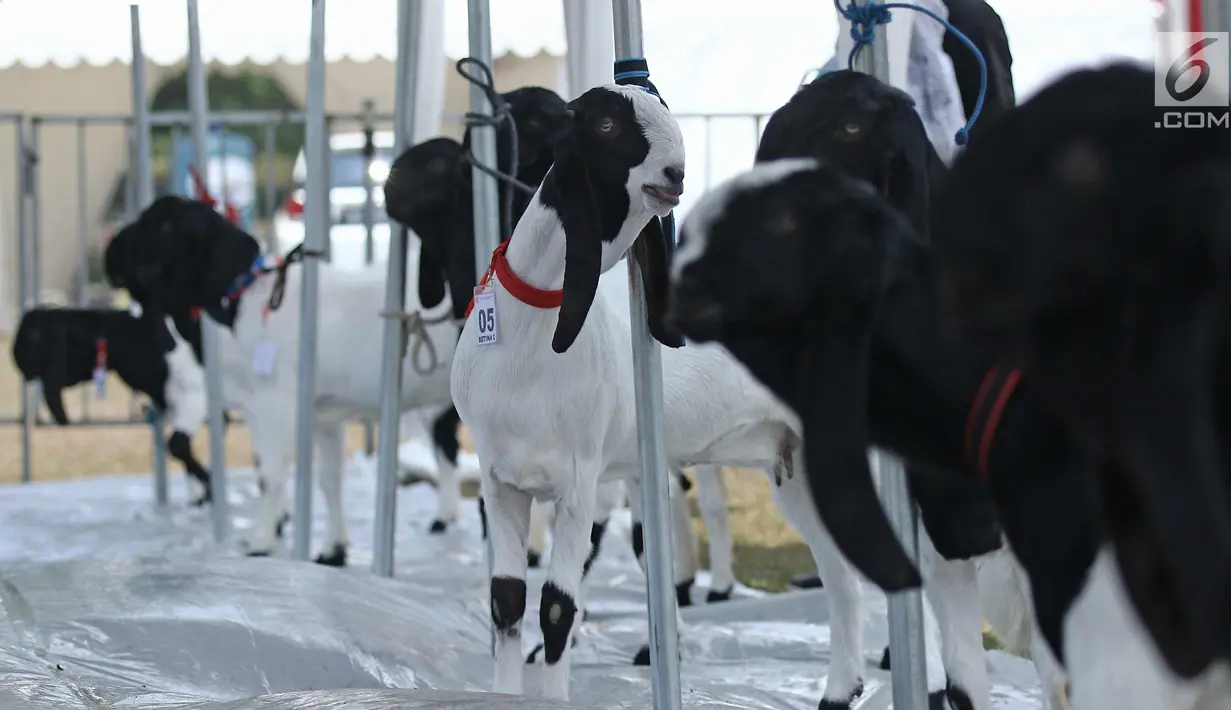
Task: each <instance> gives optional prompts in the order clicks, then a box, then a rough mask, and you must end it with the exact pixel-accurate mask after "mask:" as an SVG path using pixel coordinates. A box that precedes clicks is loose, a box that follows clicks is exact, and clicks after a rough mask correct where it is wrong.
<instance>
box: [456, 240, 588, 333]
mask: <svg viewBox="0 0 1231 710" xmlns="http://www.w3.org/2000/svg"><path fill="white" fill-rule="evenodd" d="M508 249H509V240H508V239H506V240H504V241H503V242H501V243H500V246H498V247H496V251H494V252H492V261H491V265H490V266H488V267H487V271H485V272H484V273H483V278H482V279H481V280H480V281H479V288H482V287H484V286H486V285H487V282H488V281H490V280H491V277H492V274H495V275H496V277H497V278H499V279H500V285H502V286H504V290H505V291H508V293H509V295H510V296H512V297H513V298H516V299H517V300H519V301H521V302H522V303H524V304H526V305H527V306H532V307H534V308H542V309H544V310H546V309H549V308H559V307H560V304H561V303H563V302H564V290H563V289H556V290H554V291H547V290H545V289H541V288H535V287H534V286H531V285H530V284H528V283H526V282H525V281H522V280H521V279H520V278H518V277H517V274H515V273H513V269H512V267H510V266H509V260H508V259H507V258H505V256H504V253H505V252H506V251H508ZM473 309H474V298H473V297H472V298H471V299H470V305H469V306H466V317H467V318H469V317H470V311H471V310H473Z"/></svg>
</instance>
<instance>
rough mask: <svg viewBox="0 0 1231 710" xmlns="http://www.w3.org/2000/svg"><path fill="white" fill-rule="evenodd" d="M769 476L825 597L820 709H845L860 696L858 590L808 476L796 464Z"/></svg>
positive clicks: (860, 604) (860, 600) (860, 612)
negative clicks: (787, 472)
mask: <svg viewBox="0 0 1231 710" xmlns="http://www.w3.org/2000/svg"><path fill="white" fill-rule="evenodd" d="M777 480H779V479H778V478H776V477H775V478H771V481H770V483H771V491H772V494H773V498H774V502H775V503H776V504H777V506H778V509H779V510H780V511H782V515H783V517H784V518H786V520H787V522H788V523H790V524H791V527H793V528H795V531H796V532H798V533H799V535H800V537H802V538H803V539H804V542H806V543H807V544H808V549H809V550H811V552H812V559H813V560H814V561H815V562H816V569H817V572H818V573H819V574H820V577H821V579H822V580H824V582H825V591H826V595H827V596H828V598H829V648H830V651H829V655H830V664H829V679H828V681H827V682H826V684H825V692H824V693H822V695H821V702H820V705H819V706H818V707H819V710H850V708H851V707H852V706H853V705H854V702H855V699H856V698H858V697H859V696H860V695H862V694H863V617H864V605H863V589H862V587H861V583H860V581H859V577H858V575H857V573H856V572H855V568H854V567H853V566H852V565H851V564H850V562H848V561H847V560H846V558H845V557H843V556H842V553H841V552H839V551H838V546H837V545H836V544H835V543H834V541H833V538H832V537H830V535H829V532H828V531H827V530H825V527H824V525H822V524H821V519H820V516H818V515H817V512H816V509H815V508H814V507H813V504H812V497H811V493H810V492H809V490H808V477H807V476H806V475H802V471H801V470H800V466H799V465H798V464H797V465H796V468H795V472H794V475H792V476H782V477H781V479H780V480H781V481H782V483H781V485H775V483H776V481H777Z"/></svg>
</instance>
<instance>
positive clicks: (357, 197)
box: [274, 131, 394, 268]
mask: <svg viewBox="0 0 1231 710" xmlns="http://www.w3.org/2000/svg"><path fill="white" fill-rule="evenodd" d="M364 143H365V138H364V134H363V133H362V132H358V131H357V132H353V133H335V134H334V135H332V136H330V137H329V196H330V215H331V218H332V224H331V226H330V229H329V241H330V249H331V254H330V257H331V260H332V262H333V263H334V264H335V265H336V266H339V267H342V268H360V267H362V266H363V265H364V264H365V255H366V243H367V230H366V229H365V227H364V223H363V211H364V203H365V200H366V195H365V191H364V172H365V170H366V171H367V173H368V175H369V176H371V178H372V224H373V225H374V226H373V229H372V247H373V261H374V262H376V263H381V262H384V261H385V260H386V259H387V258H388V255H389V225H388V223H387V222H386V217H385V207H384V204H385V192H384V184H385V178H386V177H388V175H389V166H390V165H391V164H392V163H393V158H394V155H393V132H392V131H376V132H375V133H374V134H373V135H372V144H373V147H374V148H375V151H374V153H373V156H372V162H371V165H370V167H369V165H368V161H367V158H366V157H365V156H364V150H363V148H364ZM307 176H308V165H307V160H306V159H305V157H304V152H303V150H302V149H301V150H300V151H299V156H298V157H297V158H296V159H295V167H294V168H293V172H292V179H293V180H294V181H295V185H296V188H295V190H293V191H292V192H291V194H290V195H288V196H287V198H286V200H285V201H284V202H283V203H282V206H281V207H279V208H278V210H277V211H276V212H275V213H274V239H275V240H276V244H275V245H274V246H275V248H276V249H277V250H278V252H279V253H281V254H285V253H287V252H288V251H290V250H291V249H292V248H294V247H295V245H296V244H299V243H300V242H302V241H303V238H304V223H303V210H304V197H305V192H304V183H305V181H306V180H307Z"/></svg>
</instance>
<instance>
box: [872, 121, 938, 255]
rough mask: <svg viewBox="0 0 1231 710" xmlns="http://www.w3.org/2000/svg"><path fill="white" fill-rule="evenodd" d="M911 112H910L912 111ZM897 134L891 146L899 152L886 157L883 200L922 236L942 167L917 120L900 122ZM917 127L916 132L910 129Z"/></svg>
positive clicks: (926, 229) (926, 225)
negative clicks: (933, 183) (887, 159)
mask: <svg viewBox="0 0 1231 710" xmlns="http://www.w3.org/2000/svg"><path fill="white" fill-rule="evenodd" d="M912 111H913V109H912ZM898 123H900V124H901V125H900V126H899V127H898V129H897V130H898V132H899V135H898V137H897V139H896V140H894V141H893V143H894V144H895V145H897V146H899V149H898V151H897V152H896V153H894V154H893V155H892V156H890V158H889V165H888V166H887V170H886V175H885V184H884V185H883V186H881V187H882V189H883V190H884V196H885V199H886V200H887V201H888V202H889V204H891V205H893V206H894V207H896V208H897V209H898V211H900V212H901V213H902V214H904V215H906V217H907V219H909V220H910V223H911V225H913V226H914V227H915V229H917V230H919V233H920V234H921V235H925V236H926V235H927V234H928V215H929V208H930V206H931V194H930V192H931V182H932V180H934V179H937V178H939V177H943V175H944V164H943V163H942V162H941V160H940V156H939V155H937V153H936V149H935V148H933V147H932V143H931V141H929V140H928V137H927V134H926V132H924V131H923V129H922V127H920V126H918V125H917V119H916V121H914V122H911V121H899V122H898ZM914 128H917V129H918V130H912V129H914Z"/></svg>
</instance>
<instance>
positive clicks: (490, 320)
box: [474, 289, 500, 345]
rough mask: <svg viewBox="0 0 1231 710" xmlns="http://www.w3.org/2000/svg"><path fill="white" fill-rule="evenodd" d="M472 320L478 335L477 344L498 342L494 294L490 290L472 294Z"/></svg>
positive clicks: (498, 331)
mask: <svg viewBox="0 0 1231 710" xmlns="http://www.w3.org/2000/svg"><path fill="white" fill-rule="evenodd" d="M474 320H475V325H476V326H477V331H476V332H477V333H478V335H479V345H495V344H496V343H498V342H500V328H499V326H498V325H497V323H496V294H495V293H493V292H492V291H484V292H483V293H479V292H478V289H475V294H474Z"/></svg>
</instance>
